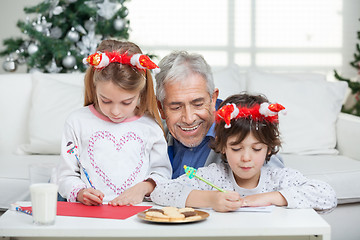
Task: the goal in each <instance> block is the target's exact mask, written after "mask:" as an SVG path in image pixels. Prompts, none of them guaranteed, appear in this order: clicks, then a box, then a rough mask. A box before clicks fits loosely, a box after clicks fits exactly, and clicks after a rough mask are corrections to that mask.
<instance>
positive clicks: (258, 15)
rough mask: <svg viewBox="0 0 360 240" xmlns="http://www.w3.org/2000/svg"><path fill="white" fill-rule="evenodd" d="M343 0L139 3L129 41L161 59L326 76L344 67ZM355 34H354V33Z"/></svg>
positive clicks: (131, 14)
mask: <svg viewBox="0 0 360 240" xmlns="http://www.w3.org/2000/svg"><path fill="white" fill-rule="evenodd" d="M342 3H343V1H342V0H316V1H313V0H291V1H289V0H223V1H218V0H216V1H215V0H196V1H194V0H182V1H168V0H151V1H148V0H136V1H130V2H129V3H127V7H128V8H129V19H130V27H131V33H130V40H131V41H134V42H136V43H137V44H139V46H140V47H141V48H142V49H143V50H144V51H145V52H147V53H152V54H155V55H157V56H158V57H159V58H160V59H161V58H162V57H164V56H165V55H166V54H168V53H169V52H171V51H172V50H188V51H191V52H198V53H201V54H202V55H204V57H205V58H206V60H207V61H208V62H209V64H210V65H212V66H214V67H223V66H226V65H231V64H233V63H236V64H238V65H239V66H240V67H241V68H243V69H244V70H246V69H248V68H253V67H259V68H261V69H268V70H313V71H322V72H327V71H330V70H332V69H334V68H336V67H339V66H341V65H342V64H343V63H342V61H343V60H342V54H343V53H342V45H343V43H342V39H343V37H342V36H343V35H342V33H343V29H342V26H343V19H342V10H343V9H342V8H343V6H342ZM354 36H355V35H354Z"/></svg>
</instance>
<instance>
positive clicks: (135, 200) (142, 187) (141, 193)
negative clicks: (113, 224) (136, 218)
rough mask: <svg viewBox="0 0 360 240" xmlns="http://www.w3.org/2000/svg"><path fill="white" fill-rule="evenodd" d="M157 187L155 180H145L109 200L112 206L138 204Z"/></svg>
mask: <svg viewBox="0 0 360 240" xmlns="http://www.w3.org/2000/svg"><path fill="white" fill-rule="evenodd" d="M154 188H155V183H154V182H153V181H145V182H140V183H138V184H136V185H135V186H132V187H131V188H128V189H126V190H125V191H124V192H123V193H122V194H121V195H120V196H118V197H116V198H114V199H113V200H111V201H110V202H109V204H110V205H112V206H121V205H136V204H139V203H141V202H142V201H143V200H144V197H145V196H146V195H148V194H150V193H151V192H152V191H153V190H154Z"/></svg>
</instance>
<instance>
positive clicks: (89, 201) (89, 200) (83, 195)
mask: <svg viewBox="0 0 360 240" xmlns="http://www.w3.org/2000/svg"><path fill="white" fill-rule="evenodd" d="M103 199H104V194H103V193H102V192H101V191H99V190H96V189H94V188H83V189H81V190H80V191H79V192H78V195H77V200H78V201H79V202H81V203H83V204H85V205H88V206H91V205H100V204H102V203H103Z"/></svg>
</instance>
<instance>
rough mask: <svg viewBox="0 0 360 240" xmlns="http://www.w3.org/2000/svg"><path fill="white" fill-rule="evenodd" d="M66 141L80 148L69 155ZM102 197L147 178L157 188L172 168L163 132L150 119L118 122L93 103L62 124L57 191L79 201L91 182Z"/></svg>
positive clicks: (114, 193)
mask: <svg viewBox="0 0 360 240" xmlns="http://www.w3.org/2000/svg"><path fill="white" fill-rule="evenodd" d="M68 142H72V143H74V145H76V146H77V148H75V149H74V153H68V150H69V147H68V146H67V144H68ZM75 154H77V156H78V159H79V161H80V163H81V166H83V167H84V168H85V171H86V172H87V173H88V175H89V178H90V180H91V181H92V184H93V186H94V187H95V188H96V189H98V190H100V191H101V192H103V193H104V195H105V197H104V199H103V201H104V202H108V201H111V200H113V199H114V198H115V197H117V196H119V195H120V194H121V193H122V192H123V191H124V190H125V189H127V188H129V187H131V186H134V185H135V184H137V183H139V182H142V181H144V180H146V179H148V178H151V179H153V180H154V181H155V182H156V184H159V183H160V182H161V181H164V180H166V179H169V178H171V173H172V169H171V165H170V161H169V158H168V155H167V144H166V140H165V138H164V134H163V131H162V130H161V128H160V127H159V125H158V124H157V123H156V122H155V121H154V120H153V119H152V118H150V117H148V116H142V117H133V118H131V119H127V120H126V121H124V122H121V123H114V122H112V121H110V120H109V119H107V118H106V117H104V116H102V115H100V114H99V113H98V112H97V111H96V110H95V108H94V107H93V106H92V105H91V106H88V107H83V108H81V109H79V110H76V111H74V112H73V113H72V114H70V116H69V117H68V118H67V120H66V122H65V126H64V132H63V137H62V146H61V159H60V164H59V168H58V177H57V180H58V184H59V193H60V194H61V195H62V196H63V197H65V198H66V199H67V200H68V201H76V197H77V194H78V192H79V190H80V189H82V188H89V187H91V186H90V183H89V181H88V179H87V177H86V175H85V173H84V171H83V169H82V167H80V166H79V163H78V161H77V158H76V156H75Z"/></svg>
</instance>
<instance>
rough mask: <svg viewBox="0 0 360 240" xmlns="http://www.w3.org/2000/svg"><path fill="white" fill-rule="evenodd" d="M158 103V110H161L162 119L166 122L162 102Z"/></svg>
mask: <svg viewBox="0 0 360 240" xmlns="http://www.w3.org/2000/svg"><path fill="white" fill-rule="evenodd" d="M156 102H157V106H158V109H159V113H160V117H161V118H162V119H164V120H165V119H166V118H165V113H164V109H163V107H162V105H161V102H160V101H159V100H156Z"/></svg>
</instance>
